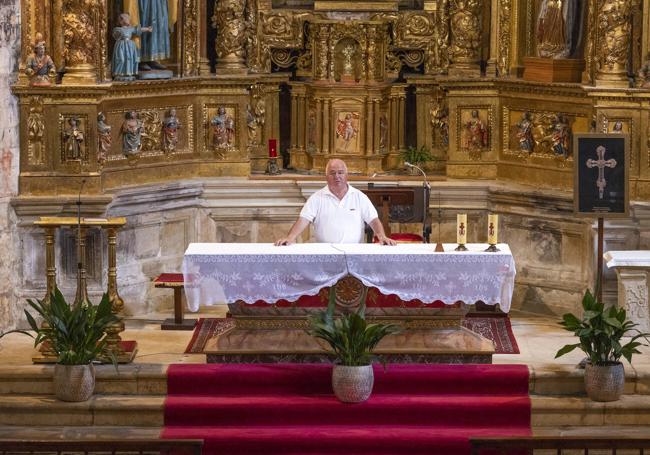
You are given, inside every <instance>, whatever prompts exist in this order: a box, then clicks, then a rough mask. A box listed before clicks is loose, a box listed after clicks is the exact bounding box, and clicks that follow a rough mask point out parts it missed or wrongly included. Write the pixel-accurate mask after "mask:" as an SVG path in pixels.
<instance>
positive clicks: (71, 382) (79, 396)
mask: <svg viewBox="0 0 650 455" xmlns="http://www.w3.org/2000/svg"><path fill="white" fill-rule="evenodd" d="M94 390H95V367H94V366H93V364H92V363H91V364H89V365H59V364H58V363H57V364H56V365H54V395H55V396H56V397H57V398H58V399H59V400H61V401H86V400H88V399H89V398H90V397H91V396H92V395H93V391H94Z"/></svg>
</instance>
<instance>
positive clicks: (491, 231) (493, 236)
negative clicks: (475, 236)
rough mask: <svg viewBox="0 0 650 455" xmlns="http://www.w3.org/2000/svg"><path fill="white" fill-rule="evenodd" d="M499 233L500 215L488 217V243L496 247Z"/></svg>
mask: <svg viewBox="0 0 650 455" xmlns="http://www.w3.org/2000/svg"><path fill="white" fill-rule="evenodd" d="M498 233H499V215H488V243H489V244H490V245H496V244H497V243H498V242H497V234H498Z"/></svg>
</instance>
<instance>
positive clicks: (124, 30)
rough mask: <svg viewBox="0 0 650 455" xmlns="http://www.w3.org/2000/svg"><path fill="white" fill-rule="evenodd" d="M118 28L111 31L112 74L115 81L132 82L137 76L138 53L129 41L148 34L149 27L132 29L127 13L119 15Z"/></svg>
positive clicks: (131, 41) (133, 44)
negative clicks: (112, 43) (113, 44)
mask: <svg viewBox="0 0 650 455" xmlns="http://www.w3.org/2000/svg"><path fill="white" fill-rule="evenodd" d="M119 24H120V25H119V27H115V28H114V29H113V38H114V39H115V46H114V47H113V60H112V72H113V79H114V80H116V81H132V80H134V79H135V76H136V75H137V74H138V63H139V61H140V53H139V52H138V48H137V47H136V45H135V43H134V42H133V40H132V39H131V37H132V36H133V35H138V36H140V35H142V32H150V31H151V27H140V26H139V25H138V26H137V27H133V26H132V25H131V16H129V14H128V13H122V14H120V19H119Z"/></svg>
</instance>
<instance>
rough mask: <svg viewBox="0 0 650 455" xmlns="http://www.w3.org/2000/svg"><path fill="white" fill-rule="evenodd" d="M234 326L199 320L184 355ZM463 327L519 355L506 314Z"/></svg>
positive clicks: (471, 318)
mask: <svg viewBox="0 0 650 455" xmlns="http://www.w3.org/2000/svg"><path fill="white" fill-rule="evenodd" d="M234 325H235V323H234V321H233V320H232V319H230V318H207V319H199V322H198V323H197V324H196V328H195V329H194V335H193V336H192V339H191V340H190V343H189V344H188V345H187V348H185V353H186V354H201V353H202V352H203V349H204V348H205V344H206V343H207V342H208V340H209V339H210V338H212V337H214V336H216V335H220V334H222V333H223V332H225V331H227V330H229V329H231V328H232V327H234ZM463 326H464V327H466V328H468V329H469V330H471V331H473V332H476V333H478V334H479V335H481V336H484V337H485V338H487V339H488V340H492V341H493V342H494V346H495V352H494V353H495V354H519V346H517V340H515V336H514V334H513V333H512V326H511V325H510V318H508V315H507V314H503V313H500V314H482V313H481V314H468V315H467V316H466V317H465V319H464V320H463Z"/></svg>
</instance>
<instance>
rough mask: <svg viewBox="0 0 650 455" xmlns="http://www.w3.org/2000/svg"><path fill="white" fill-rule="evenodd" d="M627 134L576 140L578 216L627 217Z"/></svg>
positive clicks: (584, 135)
mask: <svg viewBox="0 0 650 455" xmlns="http://www.w3.org/2000/svg"><path fill="white" fill-rule="evenodd" d="M629 140H630V138H629V136H628V135H627V134H616V133H613V134H598V133H580V134H575V135H574V136H573V150H574V160H575V161H574V175H575V181H574V186H573V201H574V207H575V208H574V211H575V213H576V215H584V216H589V215H591V216H598V217H602V218H615V217H625V216H628V210H629V180H630V175H629V173H630V161H629V160H630V150H629V147H630V145H629Z"/></svg>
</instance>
